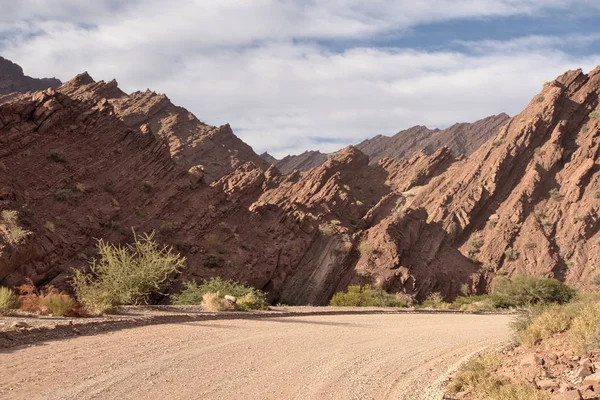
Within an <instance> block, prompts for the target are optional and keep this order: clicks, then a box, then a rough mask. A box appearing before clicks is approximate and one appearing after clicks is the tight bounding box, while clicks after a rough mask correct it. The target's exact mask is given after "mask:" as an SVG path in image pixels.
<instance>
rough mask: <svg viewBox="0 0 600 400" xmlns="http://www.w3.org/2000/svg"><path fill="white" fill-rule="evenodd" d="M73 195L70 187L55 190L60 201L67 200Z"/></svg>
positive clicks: (55, 195)
mask: <svg viewBox="0 0 600 400" xmlns="http://www.w3.org/2000/svg"><path fill="white" fill-rule="evenodd" d="M69 197H71V191H70V190H69V189H59V190H57V191H56V192H54V198H55V199H56V200H58V201H66V200H68V199H69Z"/></svg>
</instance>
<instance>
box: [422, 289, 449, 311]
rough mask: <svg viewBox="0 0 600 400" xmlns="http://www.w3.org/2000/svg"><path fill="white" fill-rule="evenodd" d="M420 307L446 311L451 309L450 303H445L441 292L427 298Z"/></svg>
mask: <svg viewBox="0 0 600 400" xmlns="http://www.w3.org/2000/svg"><path fill="white" fill-rule="evenodd" d="M420 307H430V308H437V309H442V310H445V309H448V308H450V303H447V302H445V301H444V298H443V297H442V295H441V294H440V293H439V292H434V293H431V294H430V295H429V296H427V297H426V298H425V300H424V301H423V302H422V303H421V305H420Z"/></svg>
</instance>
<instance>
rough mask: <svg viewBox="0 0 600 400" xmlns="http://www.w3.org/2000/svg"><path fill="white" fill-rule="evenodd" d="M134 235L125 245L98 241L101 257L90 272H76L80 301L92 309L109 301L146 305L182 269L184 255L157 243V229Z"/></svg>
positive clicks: (75, 283) (76, 286)
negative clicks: (131, 240) (155, 235)
mask: <svg viewBox="0 0 600 400" xmlns="http://www.w3.org/2000/svg"><path fill="white" fill-rule="evenodd" d="M133 235H134V242H133V243H132V244H128V245H126V246H118V245H113V244H110V243H107V242H105V241H103V240H102V239H100V240H98V244H97V247H98V253H99V255H100V258H99V259H98V260H94V261H93V262H92V264H91V267H90V269H91V274H85V273H83V272H81V271H75V274H74V276H73V278H72V285H73V288H74V290H75V294H76V297H77V300H78V301H79V302H80V303H81V304H83V306H84V307H85V308H86V309H88V310H89V311H93V310H94V309H101V308H106V307H107V304H111V305H112V306H114V305H119V304H144V303H146V302H147V301H148V298H149V297H150V295H152V294H154V293H158V292H160V291H161V290H163V289H164V288H165V287H166V286H167V285H168V284H169V282H170V281H171V280H172V275H173V274H175V273H177V272H179V271H180V270H181V268H183V266H184V264H185V258H184V257H182V256H181V255H179V254H176V253H173V248H172V247H169V246H160V245H159V244H157V243H156V242H154V232H152V233H151V234H149V235H148V234H144V235H143V236H141V237H140V236H137V235H136V234H135V232H133ZM94 302H98V303H97V304H95V303H94Z"/></svg>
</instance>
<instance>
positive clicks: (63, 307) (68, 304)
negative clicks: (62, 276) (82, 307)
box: [41, 293, 76, 317]
mask: <svg viewBox="0 0 600 400" xmlns="http://www.w3.org/2000/svg"><path fill="white" fill-rule="evenodd" d="M41 302H42V304H43V305H44V306H46V307H47V308H48V310H50V313H51V314H52V315H53V316H55V317H64V316H67V315H70V314H71V313H72V312H73V310H74V308H75V306H76V303H75V300H73V299H72V298H71V296H69V295H68V294H65V293H50V294H47V295H46V296H44V297H42V299H41Z"/></svg>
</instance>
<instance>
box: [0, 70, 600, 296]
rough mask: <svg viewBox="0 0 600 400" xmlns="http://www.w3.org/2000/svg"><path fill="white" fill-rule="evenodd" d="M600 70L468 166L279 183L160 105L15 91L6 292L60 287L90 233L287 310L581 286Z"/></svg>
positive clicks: (568, 79) (249, 157)
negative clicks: (152, 236) (400, 295)
mask: <svg viewBox="0 0 600 400" xmlns="http://www.w3.org/2000/svg"><path fill="white" fill-rule="evenodd" d="M598 77H599V74H598V70H596V71H593V72H592V73H590V74H589V75H584V74H582V73H581V71H574V72H569V73H567V74H565V75H564V76H561V77H560V78H559V79H558V80H557V81H555V82H552V83H550V84H547V85H546V86H545V87H544V90H543V91H542V93H541V94H540V95H539V96H536V98H535V99H534V100H533V101H532V103H531V104H530V105H529V106H528V107H527V108H526V109H525V110H524V111H523V112H522V113H521V114H519V115H518V116H516V117H514V118H512V119H511V120H510V121H509V123H508V124H506V126H505V127H504V128H503V129H502V130H501V131H500V132H499V133H497V135H496V137H494V138H492V139H491V140H490V141H488V142H487V143H485V144H484V145H483V146H482V147H481V148H480V149H479V150H477V151H475V152H474V153H473V154H472V155H471V156H470V157H468V158H466V159H460V160H457V159H456V158H455V155H454V154H453V151H452V150H451V149H450V148H449V147H442V148H440V149H438V150H436V151H435V152H433V153H432V154H428V152H427V151H419V152H417V153H415V154H414V155H413V156H412V157H410V159H405V158H402V159H393V158H383V159H381V160H379V161H378V162H376V163H370V162H369V157H368V156H367V155H366V154H364V153H363V152H361V151H360V150H359V149H357V148H355V147H347V148H345V149H343V150H340V151H339V152H337V153H333V154H331V155H330V156H329V157H328V158H327V160H326V161H325V162H324V163H323V164H322V165H319V166H316V167H314V168H312V169H311V170H310V171H307V172H302V171H296V172H293V173H291V174H289V175H282V174H281V173H280V172H279V171H278V169H277V168H276V167H274V166H268V165H267V163H266V162H265V161H264V160H262V159H261V158H260V157H259V156H257V155H256V154H255V153H254V152H252V150H251V149H250V148H249V147H247V146H246V145H244V144H243V142H241V141H240V140H239V139H238V138H236V137H235V136H234V135H233V133H232V132H231V130H230V129H228V128H227V127H222V128H214V127H209V126H207V125H205V124H202V123H201V122H200V121H198V120H197V119H196V118H195V117H193V115H191V114H189V113H188V112H186V111H185V110H183V109H181V108H179V107H176V106H174V105H172V104H171V103H170V101H168V99H166V97H164V96H163V95H157V94H155V93H152V92H145V93H133V94H131V95H126V94H124V93H123V92H121V91H120V90H119V89H118V87H117V85H116V83H115V82H109V83H104V82H94V81H93V80H92V79H91V78H90V77H89V76H88V75H87V74H84V75H80V76H78V77H76V78H75V79H73V80H71V81H70V82H67V83H65V84H64V85H63V86H61V87H60V88H59V89H58V90H56V91H55V90H52V89H49V90H46V91H43V92H37V93H34V94H26V95H21V96H18V97H16V98H13V99H12V100H11V101H10V102H8V103H6V104H3V105H0V142H1V143H2V146H1V149H2V150H0V162H1V163H2V164H1V165H0V167H1V170H0V208H2V210H4V211H9V212H8V213H6V212H3V214H2V223H0V284H3V285H8V286H11V285H15V284H18V283H20V282H21V281H22V280H23V278H24V277H30V278H32V279H33V280H34V281H35V282H36V283H37V284H41V285H42V284H48V283H52V284H55V285H58V286H61V287H65V288H68V284H67V283H66V279H67V278H68V276H69V274H70V271H71V268H82V267H84V266H85V265H87V263H88V262H89V260H90V259H91V258H93V257H94V256H95V255H96V254H95V246H94V239H93V238H104V239H106V240H109V241H112V242H121V243H125V242H128V241H131V240H132V233H131V228H134V229H135V230H136V231H137V232H149V231H151V230H155V231H156V232H157V236H156V238H157V240H159V241H160V242H163V243H168V244H172V245H173V246H174V247H175V249H176V250H177V251H179V252H180V253H181V254H183V255H184V256H185V257H186V258H187V268H186V269H185V271H184V272H183V274H182V276H181V277H180V279H179V281H178V282H177V283H176V284H175V285H174V286H173V287H172V288H171V289H170V290H171V291H173V292H176V291H177V290H179V287H180V282H181V281H183V280H186V279H195V280H202V279H205V278H208V277H211V276H222V277H225V278H232V279H236V280H240V281H244V282H247V283H249V284H252V285H254V286H256V287H258V288H260V289H263V290H266V291H267V292H268V293H269V297H270V299H271V300H272V301H274V302H285V303H288V304H309V303H311V304H326V303H327V302H328V300H329V298H330V297H331V296H332V295H333V293H335V292H336V291H339V290H343V289H344V288H345V287H347V286H348V285H349V284H354V283H372V284H376V285H379V286H381V287H383V288H385V289H387V290H390V291H396V292H404V293H407V294H410V295H414V296H416V297H417V298H423V297H424V296H426V295H427V294H428V293H431V292H434V291H437V292H441V293H442V294H443V295H444V296H446V297H448V298H452V297H453V296H456V295H457V294H459V293H460V291H461V289H462V290H464V289H465V287H466V288H468V289H469V290H470V291H471V292H473V293H480V292H483V291H485V290H486V289H487V288H488V285H489V284H490V282H491V280H492V279H493V278H494V277H495V276H497V275H499V274H502V275H512V274H516V273H521V272H528V273H533V274H538V275H547V276H556V277H558V278H561V279H566V280H568V281H571V282H574V283H575V284H585V282H587V280H588V279H589V277H590V276H592V275H593V274H595V273H596V272H595V270H594V269H595V265H596V262H595V261H596V260H597V258H598V256H600V254H599V253H598V246H597V243H596V242H598V241H599V240H600V237H599V236H598V235H599V234H598V226H599V224H598V216H597V213H598V210H597V209H598V207H596V205H597V204H600V203H598V201H600V200H598V198H600V182H598V179H599V177H600V175H599V173H598V168H596V166H597V165H596V158H597V153H598V144H597V143H596V142H597V140H596V136H597V133H598V128H599V125H598V124H599V122H600V118H598V117H599V116H600V111H598V110H597V108H598V93H599V84H598V81H599V78H598ZM194 149H197V150H198V151H195V150H194ZM200 165H202V166H203V167H200ZM203 170H204V172H203ZM11 211H12V213H11ZM465 285H466V286H465Z"/></svg>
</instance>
